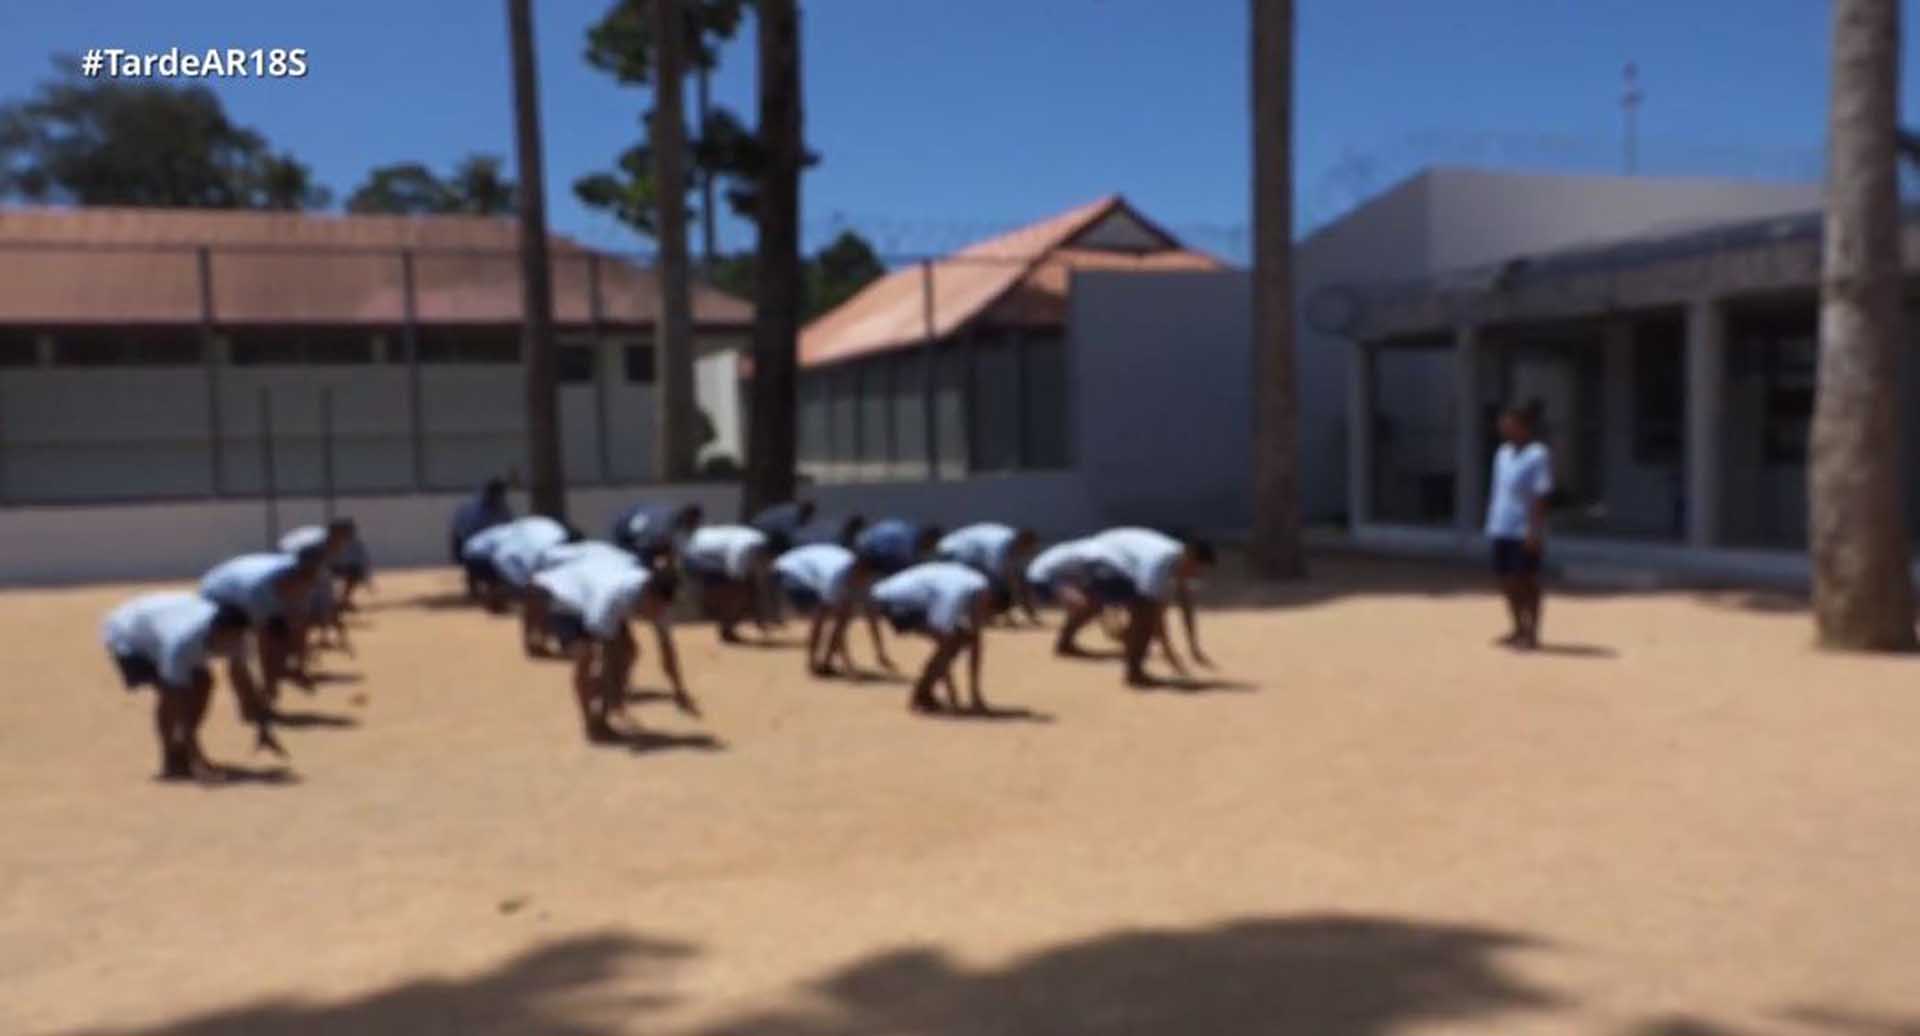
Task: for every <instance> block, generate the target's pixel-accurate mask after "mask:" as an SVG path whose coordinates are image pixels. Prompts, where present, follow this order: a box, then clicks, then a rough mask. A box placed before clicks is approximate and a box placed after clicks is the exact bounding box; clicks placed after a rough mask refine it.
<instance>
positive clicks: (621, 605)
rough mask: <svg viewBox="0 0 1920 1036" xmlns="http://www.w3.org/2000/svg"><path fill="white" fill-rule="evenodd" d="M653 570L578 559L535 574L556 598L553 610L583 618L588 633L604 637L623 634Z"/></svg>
mask: <svg viewBox="0 0 1920 1036" xmlns="http://www.w3.org/2000/svg"><path fill="white" fill-rule="evenodd" d="M652 578H653V573H652V572H649V571H648V570H646V569H644V568H641V567H640V566H639V565H636V564H633V563H631V562H627V563H624V564H621V563H610V562H605V561H595V560H586V561H576V562H574V563H573V564H570V565H561V566H560V567H558V568H550V569H547V570H546V571H545V572H540V573H537V574H535V575H534V577H533V582H534V585H536V586H538V587H540V588H541V589H543V590H545V591H547V593H548V594H549V595H551V597H552V598H553V605H552V607H553V610H554V611H555V612H557V613H559V614H562V615H572V616H576V617H578V618H579V619H580V623H581V625H583V626H585V627H586V628H587V632H588V633H591V634H592V635H593V636H595V637H597V638H599V639H601V640H611V639H613V638H614V637H617V636H619V635H620V628H621V627H622V626H624V625H626V623H627V619H628V618H630V617H631V616H632V615H633V608H634V605H635V604H636V603H637V602H638V601H639V600H640V595H641V594H643V593H645V592H646V589H647V582H648V581H649V580H651V579H652Z"/></svg>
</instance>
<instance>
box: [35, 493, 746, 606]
mask: <svg viewBox="0 0 1920 1036" xmlns="http://www.w3.org/2000/svg"><path fill="white" fill-rule="evenodd" d="M467 495H468V494H463V493H448V494H437V493H436V494H416V495H407V496H375V497H360V498H353V499H345V500H340V501H337V506H336V508H335V512H336V513H337V514H339V515H342V516H350V517H352V518H353V519H354V520H355V521H356V522H358V523H359V526H360V531H361V535H362V536H363V537H364V538H365V539H366V541H367V548H368V550H369V551H370V552H371V553H372V555H373V559H374V564H375V565H376V566H387V567H405V566H414V565H444V564H446V563H447V523H448V520H449V518H450V517H451V516H452V514H453V510H454V508H456V507H458V506H459V505H460V504H461V503H462V502H463V501H465V500H466V499H467ZM643 498H644V499H648V500H661V501H667V502H677V501H683V500H684V501H698V502H699V503H700V504H701V505H702V506H703V507H704V508H705V509H706V511H707V514H708V515H709V517H710V519H711V520H715V521H731V520H733V519H734V518H735V516H737V515H738V513H739V507H740V494H739V490H738V488H737V487H736V486H734V485H733V484H731V483H713V484H707V485H699V484H696V485H688V486H635V487H624V488H621V487H609V488H594V489H575V490H573V491H572V492H571V493H569V494H568V508H569V512H570V517H571V518H572V520H573V522H574V524H576V525H578V526H579V527H580V528H581V529H582V530H583V531H585V532H586V533H587V534H588V535H590V536H594V537H602V536H604V535H606V532H607V529H608V527H609V525H610V524H611V523H612V521H613V516H614V515H615V514H617V513H618V512H619V511H620V509H621V508H623V507H625V506H627V505H628V504H629V503H631V502H633V501H634V500H638V499H643ZM515 508H516V510H517V511H518V512H519V513H523V514H524V513H525V512H526V501H525V499H524V498H520V499H517V500H516V501H515ZM321 516H322V512H321V505H320V502H319V501H318V500H315V499H312V498H303V499H293V500H283V501H281V502H280V506H279V518H280V522H279V529H280V530H285V529H290V528H293V527H295V526H298V525H304V524H308V523H311V522H317V521H319V520H320V519H321ZM268 532H269V530H268V528H267V509H266V505H265V504H264V503H263V502H261V501H259V500H219V501H204V500H203V501H187V502H182V503H155V504H125V505H93V506H75V507H20V508H12V509H9V510H5V511H0V586H31V585H56V584H68V583H87V582H123V581H129V582H130V581H145V580H174V579H192V578H196V577H198V576H199V575H200V574H201V573H202V572H204V571H206V570H207V569H208V568H210V567H212V566H213V565H214V564H215V563H216V562H218V561H220V560H222V559H224V558H227V557H230V556H232V555H234V554H240V553H244V552H246V551H250V550H259V549H262V548H263V547H264V546H265V545H266V544H267V543H268V542H269V537H268Z"/></svg>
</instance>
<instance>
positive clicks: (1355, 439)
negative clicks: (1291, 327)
mask: <svg viewBox="0 0 1920 1036" xmlns="http://www.w3.org/2000/svg"><path fill="white" fill-rule="evenodd" d="M1378 352H1379V350H1378V348H1377V347H1375V346H1372V345H1368V344H1367V343H1365V342H1355V343H1353V353H1352V356H1351V358H1350V359H1349V361H1348V363H1347V524H1348V526H1349V527H1356V528H1357V527H1359V526H1361V525H1365V524H1366V523H1368V522H1371V521H1373V449H1374V444H1373V429H1374V424H1375V418H1374V414H1375V411H1376V409H1377V408H1378V399H1379V392H1378V391H1377V386H1378V384H1379V382H1378V379H1377V378H1376V376H1375V369H1374V364H1375V360H1376V357H1377V355H1378Z"/></svg>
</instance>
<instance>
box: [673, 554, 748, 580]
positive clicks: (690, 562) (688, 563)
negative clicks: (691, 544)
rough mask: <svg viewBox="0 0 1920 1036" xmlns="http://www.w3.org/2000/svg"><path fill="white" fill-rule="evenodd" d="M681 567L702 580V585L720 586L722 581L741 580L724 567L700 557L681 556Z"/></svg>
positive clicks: (688, 573)
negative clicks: (702, 559) (709, 562)
mask: <svg viewBox="0 0 1920 1036" xmlns="http://www.w3.org/2000/svg"><path fill="white" fill-rule="evenodd" d="M680 569H681V571H683V572H685V573H686V574H687V575H689V576H692V577H694V578H695V579H698V580H700V585H702V586H718V585H720V584H722V583H736V582H740V580H737V579H735V578H733V576H731V575H729V574H728V573H727V570H726V569H725V568H724V567H722V566H720V565H712V564H708V563H706V562H704V561H701V560H700V559H698V558H692V557H686V558H681V559H680Z"/></svg>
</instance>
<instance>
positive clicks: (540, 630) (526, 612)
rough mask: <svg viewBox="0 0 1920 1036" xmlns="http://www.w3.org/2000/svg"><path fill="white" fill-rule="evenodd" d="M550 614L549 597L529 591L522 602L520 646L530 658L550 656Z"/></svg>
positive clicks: (538, 592)
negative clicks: (548, 631) (548, 640)
mask: <svg viewBox="0 0 1920 1036" xmlns="http://www.w3.org/2000/svg"><path fill="white" fill-rule="evenodd" d="M549 614H550V610H549V608H548V606H547V595H546V594H545V593H543V592H541V591H539V590H529V591H528V592H527V596H526V598H525V599H524V600H523V601H521V602H520V646H521V648H522V649H523V650H525V651H526V653H527V657H528V658H545V657H547V655H548V651H547V619H548V616H549Z"/></svg>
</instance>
